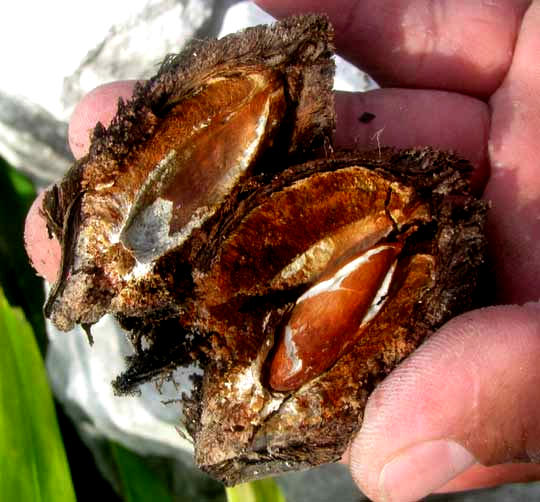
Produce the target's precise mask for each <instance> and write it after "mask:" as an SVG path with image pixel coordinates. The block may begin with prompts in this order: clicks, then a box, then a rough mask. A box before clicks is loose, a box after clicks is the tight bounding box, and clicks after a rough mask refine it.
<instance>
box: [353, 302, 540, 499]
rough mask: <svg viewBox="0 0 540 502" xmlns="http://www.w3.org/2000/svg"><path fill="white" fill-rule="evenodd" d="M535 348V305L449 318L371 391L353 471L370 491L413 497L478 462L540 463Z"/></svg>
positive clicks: (538, 321)
mask: <svg viewBox="0 0 540 502" xmlns="http://www.w3.org/2000/svg"><path fill="white" fill-rule="evenodd" d="M539 357H540V307H539V306H538V305H535V306H533V305H528V306H525V307H492V308H490V309H484V310H479V311H475V312H471V313H469V314H466V315H463V316H461V317H459V318H456V319H454V320H453V321H451V322H449V323H448V324H447V325H446V326H444V327H443V328H442V329H441V330H440V331H439V332H438V333H437V334H436V335H434V336H433V337H432V338H431V339H429V340H428V341H427V342H426V343H425V344H424V345H423V346H422V347H420V349H419V350H417V351H416V352H415V353H413V354H412V355H411V356H410V357H409V358H408V359H407V360H406V361H405V362H404V363H403V364H402V365H401V366H400V367H398V368H397V369H396V370H395V371H394V372H393V373H391V374H390V376H389V377H388V378H387V379H386V380H385V381H384V382H383V383H382V384H381V385H380V386H379V387H378V388H377V389H376V390H375V392H374V393H373V395H372V396H371V398H370V400H369V402H368V406H367V408H366V412H365V418H364V423H363V426H362V429H361V431H360V433H359V434H358V436H357V437H356V439H355V440H354V442H353V443H352V446H351V449H350V453H349V461H350V466H351V471H352V474H353V477H354V478H355V480H356V481H357V482H358V484H359V485H360V487H361V488H362V489H363V490H364V491H365V492H366V494H367V495H368V496H369V497H371V498H373V499H374V500H400V501H402V500H417V499H420V498H421V497H423V496H425V495H427V494H429V493H431V492H433V491H435V490H437V489H438V488H440V487H442V486H443V485H447V483H449V482H450V481H451V480H452V479H453V478H455V477H456V476H458V475H460V474H462V473H465V472H467V471H468V470H469V469H470V468H471V467H472V466H474V465H475V464H476V463H477V462H479V463H482V464H486V465H493V464H501V463H505V462H510V461H516V460H517V461H522V462H530V461H536V462H537V461H538V460H539V459H540V407H539V406H538V388H539V386H540V367H539V366H538V359H539ZM473 474H474V471H473ZM529 474H531V473H529ZM537 474H538V473H537ZM477 476H478V474H477ZM463 479H465V478H463ZM478 479H480V478H478ZM465 481H466V479H465ZM469 482H471V478H470V479H469ZM447 486H448V487H450V488H451V486H452V485H447ZM385 497H386V498H385Z"/></svg>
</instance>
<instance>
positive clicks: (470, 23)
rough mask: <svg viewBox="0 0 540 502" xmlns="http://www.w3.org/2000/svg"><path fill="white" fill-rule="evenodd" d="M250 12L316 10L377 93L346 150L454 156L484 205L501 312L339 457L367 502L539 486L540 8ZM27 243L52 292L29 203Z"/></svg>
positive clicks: (437, 357)
mask: <svg viewBox="0 0 540 502" xmlns="http://www.w3.org/2000/svg"><path fill="white" fill-rule="evenodd" d="M258 3H259V5H260V6H261V7H263V8H265V9H266V10H268V11H269V12H270V13H271V14H273V15H275V16H276V17H282V16H286V15H290V14H294V13H300V12H308V11H321V10H323V11H325V12H326V13H327V14H328V15H329V16H330V18H331V21H332V22H333V24H334V26H335V28H336V34H337V40H336V42H337V47H338V51H339V52H341V54H342V55H344V56H345V57H346V58H347V59H348V60H350V61H351V62H353V63H355V64H357V65H358V66H360V67H361V68H362V69H365V70H366V71H368V72H369V73H370V74H371V75H373V77H374V78H375V79H376V80H377V81H378V82H379V84H381V86H382V87H383V88H382V89H381V90H377V91H372V92H368V93H365V94H360V95H358V94H339V95H338V96H337V113H338V131H337V137H336V140H337V143H338V144H339V145H340V146H351V145H355V146H358V147H374V146H375V147H376V146H377V145H378V144H381V145H392V146H396V147H410V146H417V145H427V144H429V145H433V146H436V147H439V148H443V149H453V150H455V151H457V152H459V153H460V154H461V155H462V156H464V157H466V158H468V159H469V160H470V161H471V162H473V164H474V165H475V167H476V175H475V184H476V187H477V189H478V190H479V191H481V190H483V193H484V196H485V198H487V199H490V200H491V201H492V202H493V207H492V210H491V213H490V220H489V237H490V244H491V257H492V260H493V267H494V273H496V277H497V303H498V305H497V306H493V307H489V308H487V309H483V310H478V311H474V312H470V313H468V314H465V315H463V316H461V317H459V318H456V319H454V320H452V321H451V322H449V323H448V324H447V325H445V326H444V327H443V328H442V329H441V330H439V332H438V333H436V335H435V336H433V337H431V338H430V339H429V340H428V341H427V342H426V343H425V344H424V345H423V346H421V347H420V348H419V349H418V350H417V351H416V352H415V353H414V354H413V355H412V356H410V357H409V358H408V359H407V360H406V361H405V362H404V363H403V364H401V366H400V367H398V368H397V369H396V370H395V371H394V372H393V373H392V374H391V375H390V376H389V377H388V378H387V379H386V380H385V381H384V382H383V383H382V384H381V385H380V386H379V387H378V388H377V389H376V391H375V392H374V393H373V395H372V396H371V398H370V400H369V402H368V406H367V408H366V415H365V419H364V423H363V426H362V429H361V431H360V433H359V434H358V435H357V437H356V438H355V440H354V441H353V443H352V445H351V447H350V449H349V452H348V453H347V454H346V456H345V458H344V461H345V462H347V463H348V464H349V465H350V468H351V472H352V475H353V477H354V479H355V480H356V482H357V483H358V485H359V486H360V488H361V489H362V490H363V491H364V492H365V493H366V494H367V495H368V496H369V497H370V498H372V499H374V500H389V499H390V500H400V501H402V500H415V499H418V498H420V497H422V496H425V495H427V494H428V493H431V492H433V491H436V490H442V491H451V490H462V489H470V488H475V487H482V486H489V485H495V484H500V483H505V482H511V481H528V480H537V479H540V467H539V466H537V465H535V464H534V463H533V462H538V461H539V459H540V407H539V406H538V388H539V386H540V367H539V365H538V360H539V358H540V308H539V305H538V303H537V300H538V297H539V295H538V291H539V289H540V288H539V286H540V273H539V271H540V246H538V244H537V242H538V237H540V228H539V226H538V225H539V224H538V214H539V212H540V172H539V171H538V166H539V165H540V144H539V143H538V139H537V134H538V130H540V98H538V96H540V73H539V72H538V71H536V67H537V64H536V62H537V57H538V56H537V55H538V53H539V51H540V34H539V32H538V29H537V27H538V25H539V23H540V2H537V1H536V2H531V1H524V0H496V1H492V2H481V1H479V0H478V1H477V0H475V1H470V0H456V1H454V2H446V1H442V0H441V1H437V2H433V1H428V0H408V1H406V2H403V1H397V0H385V1H380V0H365V1H363V2H353V1H352V0H336V1H334V2H323V1H322V0H297V1H296V2H294V6H292V5H291V3H290V2H287V1H285V0H260V1H259V2H258ZM132 86H133V84H132V83H129V82H119V83H115V84H111V85H108V86H106V87H101V88H99V89H96V90H95V91H93V92H92V93H90V94H89V95H88V96H87V97H86V98H85V99H83V101H82V102H81V103H80V104H79V106H78V108H77V109H76V111H75V113H74V116H73V118H72V121H71V124H70V130H69V131H70V137H69V140H70V145H71V148H72V151H73V153H74V155H75V156H76V157H80V156H81V155H83V154H84V153H85V152H86V150H87V148H88V131H89V130H91V129H92V128H93V126H94V124H95V122H96V121H98V120H100V121H102V122H103V123H107V122H108V121H109V120H110V119H111V118H112V116H113V115H114V111H115V106H116V100H117V97H118V96H124V97H126V96H129V95H130V92H131V89H132ZM366 111H368V112H371V113H373V114H375V115H376V118H375V119H374V120H372V121H371V122H369V123H367V124H366V123H361V122H359V121H358V117H359V116H361V115H362V113H364V112H366ZM26 240H27V246H28V251H29V254H30V255H31V258H32V260H33V263H34V266H35V267H36V269H37V270H38V272H39V273H40V274H42V275H43V276H44V277H45V278H47V279H48V280H49V281H53V280H54V279H55V276H56V271H57V268H58V256H59V253H57V252H55V246H57V244H56V243H54V242H49V241H48V239H47V236H46V230H45V226H44V223H43V221H42V220H41V219H40V217H39V214H38V211H37V204H36V205H34V207H33V209H32V210H31V212H30V214H29V216H28V221H27V229H26ZM428 441H432V442H430V443H428ZM447 441H449V442H447ZM407 455H408V457H406V456H407ZM400 459H403V460H404V462H403V463H400V462H399V460H400ZM509 462H514V463H509ZM529 462H530V463H529ZM488 466H489V467H488Z"/></svg>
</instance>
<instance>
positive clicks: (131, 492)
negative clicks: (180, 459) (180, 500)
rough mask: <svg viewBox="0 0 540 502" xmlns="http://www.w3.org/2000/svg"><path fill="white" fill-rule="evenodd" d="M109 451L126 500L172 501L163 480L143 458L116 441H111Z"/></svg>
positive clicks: (130, 501) (134, 501)
mask: <svg viewBox="0 0 540 502" xmlns="http://www.w3.org/2000/svg"><path fill="white" fill-rule="evenodd" d="M111 451H112V456H113V459H114V461H115V463H116V466H117V469H118V474H119V478H120V482H121V484H122V495H123V498H124V500H125V501H126V502H146V501H148V500H152V502H172V500H173V499H172V496H171V495H170V493H169V489H168V487H167V486H166V484H165V482H164V481H163V480H161V479H160V478H159V477H158V476H157V475H156V474H155V473H154V472H153V471H152V470H151V469H150V468H149V467H148V466H147V464H146V463H145V461H144V458H142V457H140V456H139V455H137V454H136V453H133V452H132V451H130V450H127V449H126V448H124V447H123V446H121V445H119V444H118V443H112V442H111Z"/></svg>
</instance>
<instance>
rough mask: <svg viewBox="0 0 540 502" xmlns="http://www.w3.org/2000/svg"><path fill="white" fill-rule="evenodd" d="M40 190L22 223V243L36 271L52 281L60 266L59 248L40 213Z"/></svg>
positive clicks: (41, 197) (41, 198)
mask: <svg viewBox="0 0 540 502" xmlns="http://www.w3.org/2000/svg"><path fill="white" fill-rule="evenodd" d="M43 195H44V192H42V193H41V194H40V195H38V196H37V198H36V200H35V201H34V202H33V203H32V206H31V207H30V210H29V211H28V214H27V216H26V221H25V225H24V245H25V247H26V252H27V253H28V257H29V258H30V262H31V263H32V266H33V267H34V268H35V270H36V272H37V273H38V274H39V275H40V276H41V277H43V278H44V279H46V280H47V281H48V282H50V283H53V282H54V281H55V280H56V275H57V274H58V269H59V267H60V258H61V250H60V244H59V243H58V241H57V240H56V239H50V238H49V234H48V232H47V225H46V223H45V219H44V218H43V217H42V216H41V214H40V209H41V203H42V202H43Z"/></svg>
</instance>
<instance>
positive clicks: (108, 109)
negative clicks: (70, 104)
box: [68, 80, 136, 158]
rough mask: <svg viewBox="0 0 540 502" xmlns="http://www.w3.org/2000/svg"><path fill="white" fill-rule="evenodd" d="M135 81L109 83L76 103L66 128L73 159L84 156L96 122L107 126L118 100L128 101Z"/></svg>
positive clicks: (114, 112)
mask: <svg viewBox="0 0 540 502" xmlns="http://www.w3.org/2000/svg"><path fill="white" fill-rule="evenodd" d="M135 83H136V81H135V80H127V81H121V82H111V83H110V84H106V85H102V86H100V87H97V88H96V89H94V90H93V91H91V92H89V93H88V94H87V95H86V96H84V98H83V99H82V100H81V101H80V102H79V103H78V105H77V107H76V108H75V111H74V112H73V115H72V117H71V120H70V122H69V128H68V139H69V146H70V148H71V151H72V152H73V155H75V158H80V157H82V156H83V155H86V153H87V152H88V147H89V146H90V134H91V132H92V130H93V129H94V127H95V125H96V123H97V122H101V123H102V124H103V125H104V126H107V125H108V124H109V123H110V122H111V120H112V118H113V117H114V115H115V114H116V106H117V104H118V99H119V98H122V99H129V98H130V97H131V95H132V93H133V88H134V86H135Z"/></svg>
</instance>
